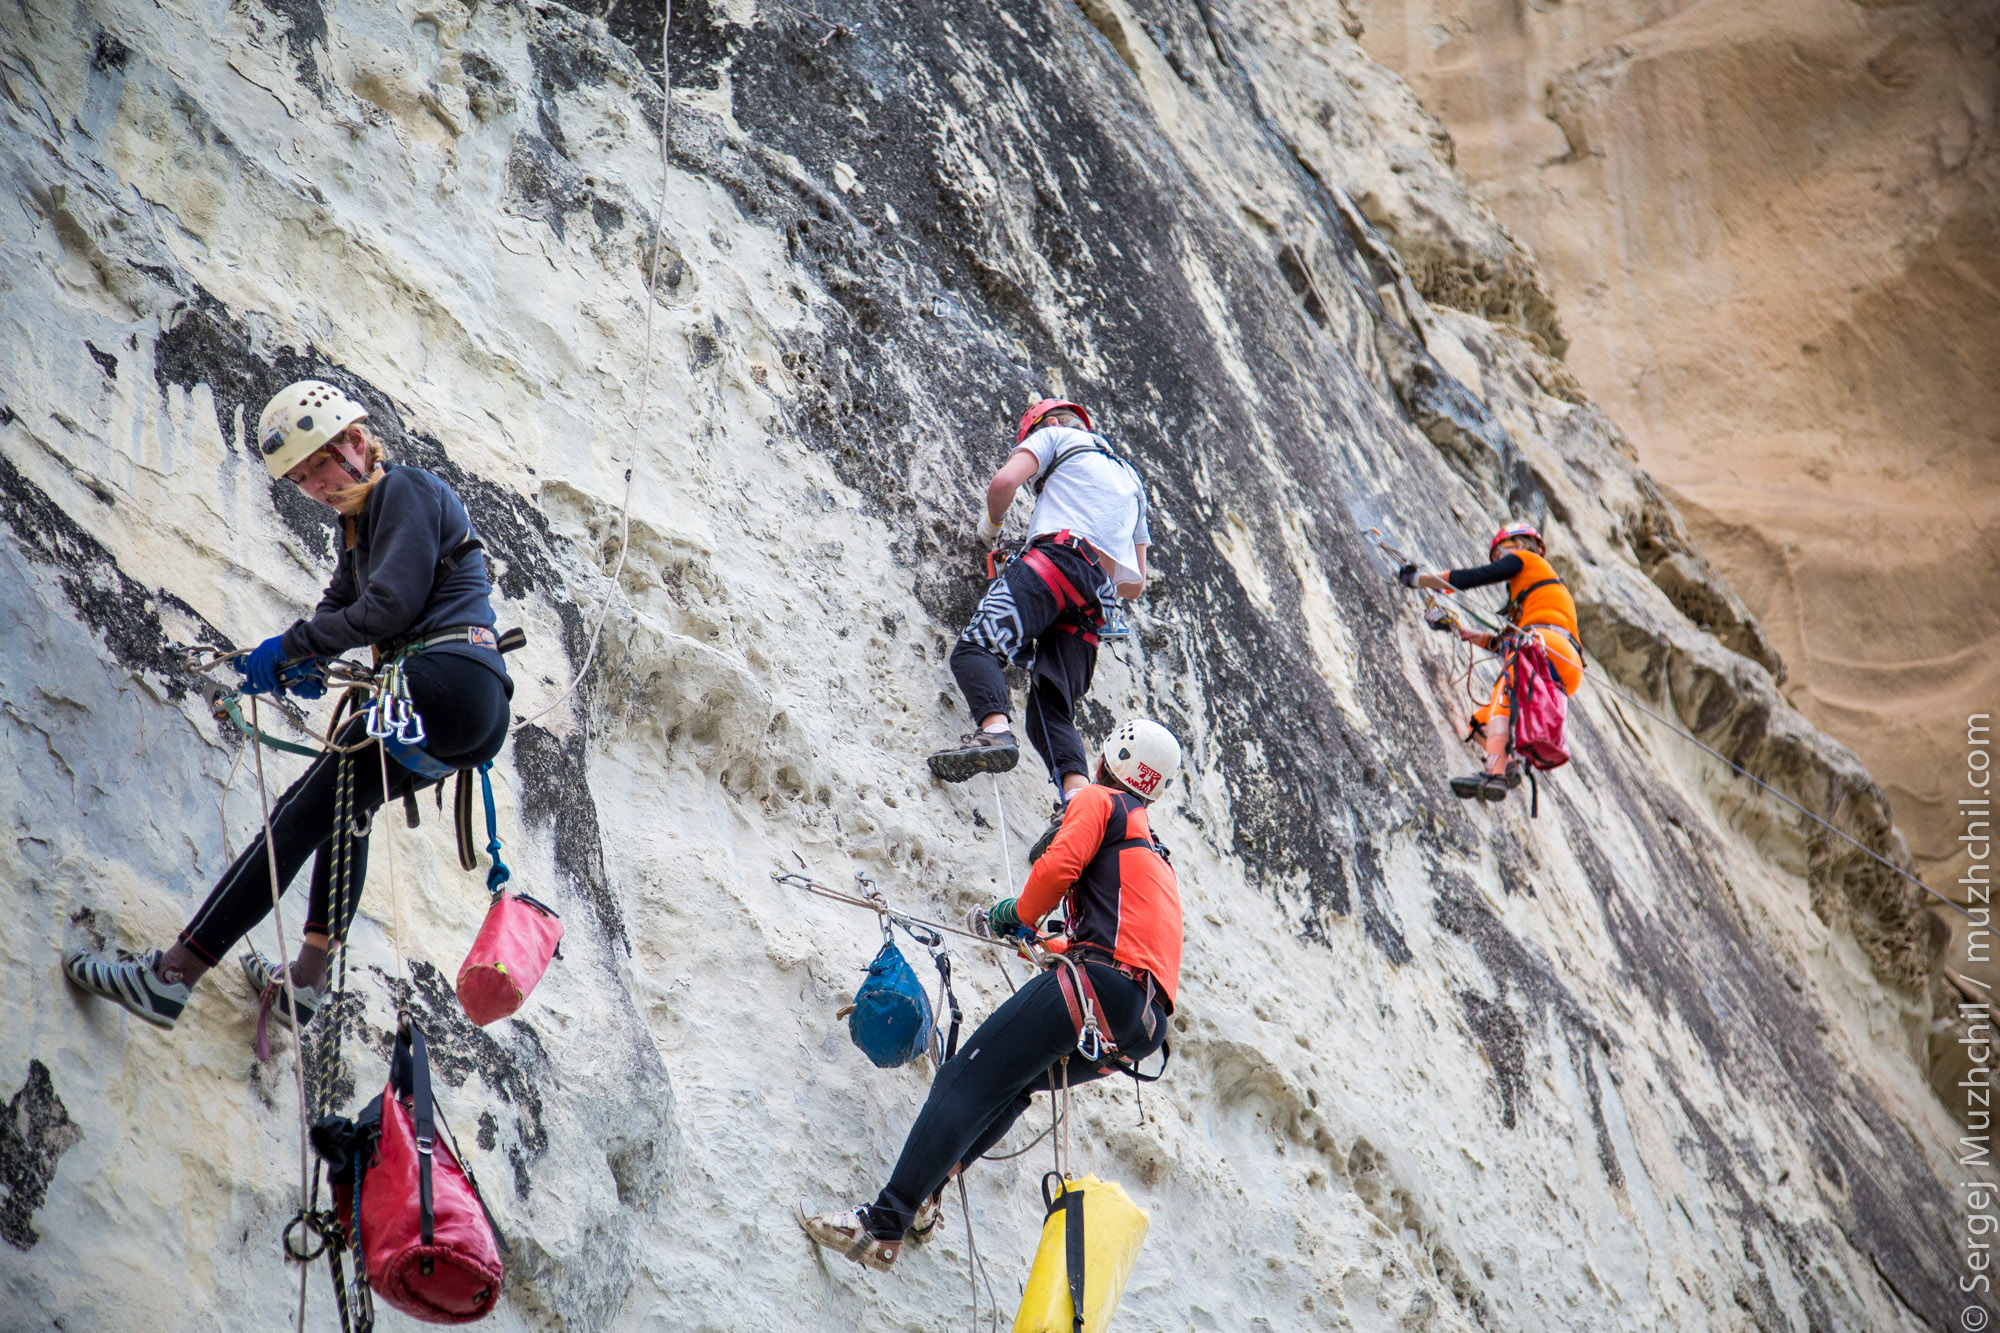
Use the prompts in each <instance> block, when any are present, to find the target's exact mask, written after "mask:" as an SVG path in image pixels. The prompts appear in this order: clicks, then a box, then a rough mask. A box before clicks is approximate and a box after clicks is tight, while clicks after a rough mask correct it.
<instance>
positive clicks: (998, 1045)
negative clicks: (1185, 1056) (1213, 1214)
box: [802, 719, 1181, 1269]
mask: <svg viewBox="0 0 2000 1333" xmlns="http://www.w3.org/2000/svg"><path fill="white" fill-rule="evenodd" d="M1180 758H1181V750H1180V743H1179V742H1177V741H1176V740H1175V739H1174V737H1173V735H1172V733H1170V732H1169V731H1168V730H1167V729H1166V728H1165V727H1163V726H1161V725H1160V724H1159V723H1157V722H1152V721H1148V720H1145V719H1137V720H1134V721H1129V722H1126V723H1125V724H1124V725H1123V726H1121V727H1120V728H1119V729H1118V730H1117V731H1116V732H1114V733H1112V736H1111V739H1110V740H1109V741H1108V742H1106V743H1105V747H1104V754H1103V756H1102V757H1101V758H1100V759H1099V760H1098V764H1097V776H1096V780H1095V781H1094V782H1092V783H1091V784H1090V785H1089V786H1087V787H1084V788H1083V789H1082V790H1080V791H1079V792H1078V793H1077V794H1076V796H1075V797H1074V798H1072V799H1071V801H1070V803H1069V805H1068V806H1067V807H1066V808H1065V809H1064V811H1063V822H1062V828H1061V829H1060V831H1058V832H1057V834H1056V836H1055V839H1054V841H1053V842H1051V843H1050V845H1049V848H1048V851H1047V852H1046V853H1045V854H1043V856H1042V857H1041V858H1040V859H1039V860H1038V861H1036V862H1035V864H1034V867H1033V869H1032V870H1031V871H1030V872H1029V875H1028V883H1027V885H1026V887H1025V888H1023V889H1022V890H1021V896H1020V897H1019V898H1006V899H1002V900H1001V901H1000V902H998V903H996V904H994V906H993V908H992V909H991V910H990V911H989V912H987V913H984V914H983V915H984V916H985V917H986V923H985V925H986V928H987V929H989V930H990V931H991V932H992V933H993V934H995V935H999V936H1008V935H1012V934H1014V933H1017V932H1018V931H1020V929H1021V928H1022V927H1023V926H1026V927H1029V928H1033V927H1034V926H1035V925H1037V924H1038V923H1039V922H1040V921H1041V920H1042V918H1043V917H1045V916H1047V915H1049V914H1050V913H1051V912H1053V911H1054V910H1055V909H1056V907H1057V906H1058V905H1061V906H1062V907H1063V908H1064V909H1065V910H1064V916H1065V918H1066V920H1067V925H1066V926H1065V928H1064V933H1065V935H1066V936H1067V938H1066V940H1059V941H1044V944H1045V946H1046V947H1048V948H1050V949H1051V951H1052V952H1053V951H1057V950H1060V951H1062V952H1063V953H1065V954H1066V955H1067V957H1068V959H1069V960H1070V963H1071V964H1073V965H1074V972H1073V973H1072V972H1070V970H1069V966H1068V965H1066V964H1062V963H1058V964H1057V965H1056V966H1053V967H1051V968H1050V969H1049V970H1048V971H1046V972H1043V973H1042V974H1041V975H1040V976H1038V977H1036V978H1034V979H1033V980H1031V981H1029V982H1028V984H1027V985H1025V986H1023V987H1021V989H1020V990H1019V991H1017V992H1016V993H1015V994H1014V995H1013V996H1012V997H1011V998H1010V999H1008V1001H1007V1002H1006V1003H1005V1004H1003V1005H1001V1006H1000V1007H999V1008H998V1009H996V1010H995V1011H994V1012H993V1016H992V1017H991V1018H988V1019H987V1020H986V1021H985V1022H984V1023H981V1024H980V1025H979V1029H978V1030H977V1031H976V1032H974V1033H973V1034H972V1036H971V1037H970V1038H968V1039H967V1041H966V1043H965V1045H964V1046H963V1047H962V1048H961V1049H960V1050H959V1052H958V1054H957V1055H955V1056H953V1057H952V1058H951V1059H950V1060H947V1061H946V1062H945V1064H944V1067H943V1068H941V1069H939V1070H938V1074H937V1078H936V1080H935V1081H933V1082H932V1084H931V1091H930V1096H929V1098H928V1099H926V1100H925V1102H924V1108H923V1110H922V1111H920V1112H919V1113H918V1114H917V1120H916V1123H915V1124H914V1125H912V1126H911V1127H910V1134H909V1138H908V1139H907V1140H905V1142H904V1144H903V1152H902V1155H901V1156H900V1157H899V1158H898V1159H897V1160H896V1168H895V1170H894V1171H893V1172H892V1173H891V1174H890V1176H889V1183H888V1184H887V1185H886V1186H885V1187H884V1188H883V1190H882V1192H881V1194H880V1195H878V1196H877V1197H876V1200H875V1202H874V1203H872V1204H867V1205H864V1206H862V1207H860V1208H856V1209H854V1210H852V1211H850V1212H844V1213H828V1214H823V1215H821V1216H818V1217H803V1216H802V1221H803V1223H804V1226H805V1229H806V1234H807V1235H809V1236H811V1237H812V1238H813V1240H815V1241H817V1242H818V1243H819V1244H821V1245H824V1246H826V1247H827V1248H829V1249H834V1250H838V1251H840V1252H841V1253H842V1254H845V1255H846V1256H847V1257H848V1258H850V1259H852V1260H854V1261H855V1262H856V1263H860V1264H865V1265H867V1266H868V1267H870V1268H877V1269H887V1268H888V1267H889V1266H890V1265H891V1264H893V1263H894V1262H895V1261H896V1255H897V1253H898V1252H899V1251H900V1250H901V1249H902V1244H903V1240H904V1238H905V1237H906V1236H908V1237H910V1238H912V1239H917V1240H921V1239H923V1238H925V1237H926V1236H927V1235H928V1234H929V1230H930V1228H931V1227H933V1226H935V1225H936V1221H937V1210H938V1199H939V1197H940V1195H941V1194H942V1192H943V1190H944V1187H945V1184H946V1182H947V1181H949V1180H950V1179H951V1178H952V1177H953V1176H954V1175H956V1174H957V1173H958V1172H960V1171H962V1170H964V1169H965V1168H966V1167H967V1166H969V1165H970V1164H972V1163H973V1162H975V1161H977V1160H978V1159H979V1158H980V1157H982V1156H983V1155H985V1154H986V1153H987V1152H988V1151H989V1150H991V1149H992V1148H993V1146H994V1145H995V1144H997V1143H999V1142H1000V1140H1001V1139H1002V1138H1003V1137H1005V1135H1006V1133H1007V1131H1008V1130H1009V1129H1010V1128H1012V1127H1013V1124H1014V1122H1015V1121H1016V1120H1018V1119H1019V1118H1020V1116H1021V1113H1022V1112H1023V1111H1026V1110H1027V1109H1028V1105H1029V1103H1030V1101H1031V1100H1032V1099H1033V1097H1034V1094H1035V1093H1037V1092H1041V1091H1048V1092H1054V1091H1056V1090H1057V1089H1058V1088H1059V1087H1064V1086H1069V1087H1073V1086H1075V1085H1076V1084H1078V1083H1088V1082H1091V1081H1092V1080H1094V1079H1100V1078H1103V1077H1104V1076H1105V1075H1106V1074H1108V1073H1112V1072H1131V1071H1132V1070H1133V1069H1134V1068H1135V1067H1136V1066H1137V1064H1138V1062H1139V1061H1141V1060H1143V1059H1145V1058H1147V1057H1148V1056H1151V1055H1152V1054H1153V1053H1154V1052H1156V1051H1158V1050H1159V1049H1160V1047H1161V1046H1162V1045H1164V1044H1165V1042H1166V1039H1167V1016H1168V1015H1169V1014H1171V1013H1172V1012H1173V1009H1174V993H1175V989H1176V988H1177V987H1178V986H1179V984H1180V973H1181V899H1180V891H1179V889H1178V887H1177V886H1176V884H1175V880H1174V870H1173V866H1172V865H1171V864H1170V863H1169V862H1168V860H1167V857H1166V854H1165V852H1164V851H1163V850H1162V849H1161V848H1160V846H1159V844H1158V843H1156V842H1155V841H1154V840H1153V836H1152V828H1151V824H1150V823H1149V822H1148V818H1147V808H1148V806H1150V805H1151V803H1152V802H1153V801H1154V800H1156V799H1158V798H1159V797H1160V796H1161V795H1162V794H1164V792H1165V791H1166V788H1167V786H1168V785H1169V784H1170V783H1171V782H1172V780H1173V776H1174V773H1175V772H1176V771H1177V770H1178V769H1179V767H1180ZM1079 976H1080V977H1081V978H1083V980H1081V981H1079V979H1078V978H1079ZM1079 992H1081V999H1082V1000H1085V1001H1089V1002H1090V1007H1091V1008H1092V1009H1094V1011H1095V1014H1096V1021H1097V1025H1098V1027H1099V1030H1100V1031H1101V1033H1102V1036H1103V1039H1104V1041H1105V1050H1104V1051H1103V1053H1102V1055H1093V1053H1092V1052H1090V1051H1089V1050H1088V1048H1087V1047H1085V1046H1084V1044H1083V1043H1084V1037H1085V1033H1084V1030H1083V1028H1084V1023H1083V1017H1082V1010H1081V1008H1080V1007H1079ZM1065 1065H1066V1066H1067V1068H1066V1069H1065V1068H1064V1066H1065Z"/></svg>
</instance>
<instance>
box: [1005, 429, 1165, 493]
mask: <svg viewBox="0 0 2000 1333" xmlns="http://www.w3.org/2000/svg"><path fill="white" fill-rule="evenodd" d="M1080 454H1103V455H1104V456H1105V457H1106V458H1108V459H1110V460H1111V461H1112V462H1114V463H1116V464H1118V465H1119V466H1120V467H1132V464H1131V463H1130V462H1128V461H1127V460H1125V459H1123V458H1120V457H1119V456H1118V455H1117V454H1116V453H1114V452H1112V449H1111V446H1110V445H1108V444H1106V443H1105V442H1104V437H1103V436H1102V435H1097V434H1092V435H1091V437H1090V443H1089V444H1086V445H1080V446H1078V447H1077V448H1075V449H1065V450H1063V452H1061V453H1059V454H1057V455H1056V456H1055V457H1054V458H1051V459H1050V460H1049V465H1048V466H1047V467H1045V468H1043V469H1042V470H1041V472H1040V473H1039V474H1037V475H1036V477H1035V479H1034V481H1032V482H1031V483H1029V488H1030V489H1031V490H1033V491H1034V493H1035V494H1036V495H1040V494H1041V493H1042V491H1043V490H1044V489H1045V488H1046V487H1047V486H1048V484H1049V478H1050V477H1053V476H1055V474H1056V469H1057V468H1059V467H1061V466H1062V465H1063V464H1064V463H1067V462H1069V460H1070V459H1072V458H1075V457H1077V456H1078V455H1080ZM1137 470H1138V469H1136V468H1134V469H1133V471H1135V472H1136V471H1137Z"/></svg>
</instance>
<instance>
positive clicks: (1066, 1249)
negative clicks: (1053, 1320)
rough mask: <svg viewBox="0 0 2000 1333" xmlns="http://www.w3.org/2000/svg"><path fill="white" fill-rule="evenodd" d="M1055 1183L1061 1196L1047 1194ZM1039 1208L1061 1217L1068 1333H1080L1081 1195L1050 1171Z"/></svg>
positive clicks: (1081, 1294)
mask: <svg viewBox="0 0 2000 1333" xmlns="http://www.w3.org/2000/svg"><path fill="white" fill-rule="evenodd" d="M1051 1180H1053V1181H1055V1182H1056V1188H1057V1189H1059V1190H1061V1191H1062V1193H1061V1194H1051V1193H1050V1192H1049V1182H1050V1181H1051ZM1042 1204H1043V1206H1044V1207H1045V1208H1047V1209H1048V1215H1049V1216H1050V1217H1053V1216H1055V1214H1056V1212H1057V1210H1058V1209H1060V1210H1061V1212H1062V1215H1063V1269H1064V1271H1065V1275H1066V1276H1067V1277H1068V1278H1069V1310H1070V1325H1069V1326H1070V1333H1083V1261H1084V1253H1085V1251H1084V1248H1083V1194H1082V1192H1081V1191H1078V1190H1073V1189H1071V1188H1070V1187H1069V1182H1068V1181H1067V1180H1064V1179H1063V1177H1062V1173H1061V1172H1059V1171H1051V1172H1049V1173H1048V1174H1046V1175H1044V1176H1043V1177H1042Z"/></svg>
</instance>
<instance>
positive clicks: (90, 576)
mask: <svg viewBox="0 0 2000 1333" xmlns="http://www.w3.org/2000/svg"><path fill="white" fill-rule="evenodd" d="M0 522H4V523H5V524H6V525H7V527H8V528H9V529H10V530H11V531H12V532H13V533H14V536H15V539H16V540H17V541H19V542H20V544H21V547H22V550H23V551H24V552H25V553H26V554H27V555H28V556H29V558H31V559H32V560H34V561H36V562H37V563H38V564H42V565H45V566H47V567H49V568H50V569H52V570H54V571H55V572H56V582H57V584H58V585H59V586H60V587H61V588H62V590H63V595H64V596H65V597H67V598H68V599H69V602H70V605H71V606H73V607H74V608H76V614H77V618H78V619H79V620H81V621H82V622H83V623H84V624H86V625H88V626H90V627H91V628H92V629H93V630H96V631H97V632H98V633H99V634H101V635H103V636H104V644H105V647H106V648H108V649H109V650H110V652H111V655H112V657H113V658H115V659H116V660H117V661H118V663H119V664H120V665H121V666H123V667H125V668H127V669H128V670H132V671H143V672H146V673H147V674H149V675H152V676H154V677H157V678H158V679H159V680H160V681H161V683H162V684H163V685H164V686H165V687H166V690H167V697H168V698H170V699H172V700H174V701H175V702H179V701H180V700H182V699H184V698H186V697H187V696H188V693H189V691H190V690H191V689H195V688H197V681H196V678H195V677H194V676H192V675H190V674H189V673H188V672H187V671H186V670H185V669H184V668H183V667H182V666H181V662H180V658H179V657H178V655H177V654H175V652H174V651H173V645H172V641H171V640H169V639H168V637H167V632H166V628H165V627H164V626H163V625H162V624H161V622H160V607H161V606H162V605H166V606H169V607H172V608H173V609H174V610H175V611H178V612H180V613H181V614H182V615H185V616H186V617H187V618H188V619H189V620H191V621H193V622H194V623H195V624H196V625H197V626H199V627H200V628H199V629H198V631H197V633H198V636H199V638H200V640H201V642H203V643H206V644H210V645H212V646H214V647H218V648H219V647H224V646H227V644H228V643H229V640H228V639H226V638H224V637H223V636H222V635H221V634H219V633H218V632H217V631H216V630H215V629H214V627H213V626H211V625H209V624H208V622H207V621H205V620H203V619H202V618H201V616H200V615H198V614H196V612H195V609H194V608H193V607H191V606H189V605H188V604H187V603H186V602H183V601H182V600H181V599H180V598H178V597H175V596H174V595H173V594H172V593H168V592H158V591H155V590H153V589H151V588H147V587H145V586H144V585H142V584H139V583H135V582H134V581H133V580H131V579H130V578H127V577H126V575H125V572H124V571H123V570H121V569H119V568H118V562H117V561H116V560H114V559H112V557H111V553H110V552H109V551H106V550H105V549H104V547H103V546H102V545H100V544H99V543H98V541H97V539H96V538H94V537H92V536H91V535H90V534H89V533H87V532H85V531H84V530H83V528H82V527H80V526H79V525H78V524H77V522H76V520H74V519H72V518H71V517H70V516H69V515H68V514H67V513H66V512H64V510H63V508H62V506H60V505H58V504H57V503H56V502H55V501H54V500H52V499H50V498H49V496H48V494H47V493H46V492H44V491H43V490H42V488H41V487H39V486H37V485H35V483H34V482H32V481H30V480H29V479H28V478H27V476H26V475H24V474H23V473H22V472H21V471H20V470H19V469H17V468H16V467H15V466H14V464H13V462H12V461H11V460H9V459H8V458H7V457H6V456H5V455H0Z"/></svg>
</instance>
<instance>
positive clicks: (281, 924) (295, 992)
mask: <svg viewBox="0 0 2000 1333" xmlns="http://www.w3.org/2000/svg"><path fill="white" fill-rule="evenodd" d="M250 725H251V727H252V728H254V729H255V730H253V732H252V733H251V736H250V743H251V745H253V746H255V747H256V751H257V801H258V804H259V805H260V806H261V807H262V810H263V815H264V862H265V869H266V870H267V871H268V872H269V875H270V880H271V920H272V922H273V924H275V925H276V926H277V929H278V974H279V977H280V979H281V980H282V981H283V983H284V987H285V998H286V1000H287V1002H288V1003H289V1004H290V1005H291V1007H292V1075H293V1078H294V1080H295V1081H296V1082H297V1084H298V1090H299V1216H301V1217H304V1216H305V1215H306V1207H307V1201H308V1200H309V1199H310V1197H311V1192H312V1147H311V1144H310V1141H309V1140H308V1139H307V1137H306V1044H305V1032H304V1030H303V1029H302V1027H301V1025H300V1023H299V1019H298V1014H299V988H298V986H297V985H296V984H294V982H293V981H292V965H291V963H290V961H289V960H290V958H291V946H290V945H288V944H287V943H286V942H285V909H284V906H283V904H282V903H281V901H280V899H281V898H282V896H283V893H284V890H283V889H282V888H281V887H280V886H279V884H278V848H277V844H276V842H274V841H273V839H272V837H271V789H270V787H268V786H267V785H265V782H264V740H263V737H262V736H261V735H260V734H258V733H260V732H261V731H262V729H263V724H262V722H261V721H260V720H259V718H258V702H257V696H256V695H254V694H253V695H251V696H250ZM307 1268H308V1265H306V1264H303V1263H302V1264H300V1265H299V1319H298V1333H306V1277H307V1271H306V1270H307Z"/></svg>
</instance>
